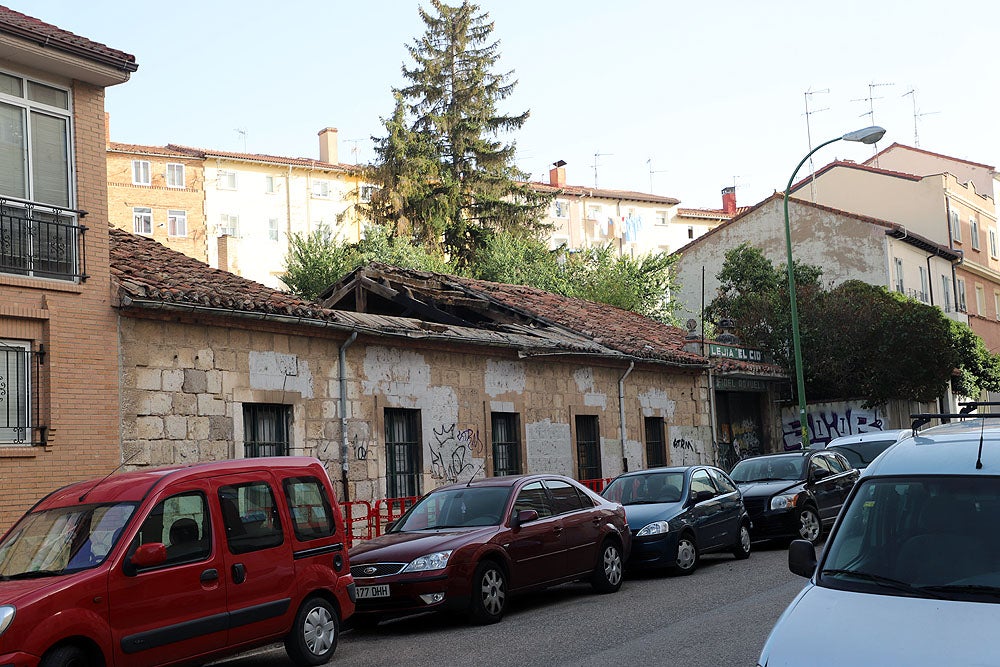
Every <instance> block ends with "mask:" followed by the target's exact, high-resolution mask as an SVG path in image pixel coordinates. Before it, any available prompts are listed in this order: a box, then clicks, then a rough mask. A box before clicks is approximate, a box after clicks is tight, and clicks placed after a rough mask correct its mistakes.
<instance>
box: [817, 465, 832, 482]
mask: <svg viewBox="0 0 1000 667" xmlns="http://www.w3.org/2000/svg"><path fill="white" fill-rule="evenodd" d="M832 474H833V473H832V472H830V471H829V470H823V469H822V468H817V469H816V470H813V471H812V478H813V481H814V482H818V481H819V480H821V479H823V478H824V477H829V476H830V475H832Z"/></svg>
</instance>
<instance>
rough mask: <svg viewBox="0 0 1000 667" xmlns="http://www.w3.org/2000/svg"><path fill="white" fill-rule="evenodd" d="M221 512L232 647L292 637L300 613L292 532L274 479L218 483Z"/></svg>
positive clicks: (243, 477)
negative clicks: (295, 615)
mask: <svg viewBox="0 0 1000 667" xmlns="http://www.w3.org/2000/svg"><path fill="white" fill-rule="evenodd" d="M212 482H213V485H214V487H215V489H216V493H215V501H214V505H215V510H216V511H217V512H218V515H219V517H220V520H221V523H222V525H223V526H224V527H225V535H226V537H225V542H224V544H223V548H222V551H223V552H224V560H225V571H224V575H225V578H226V586H227V589H228V592H229V596H228V597H229V605H228V606H229V623H230V630H229V643H230V645H236V644H241V643H243V642H248V641H253V640H256V639H259V638H262V637H270V636H279V635H282V634H284V633H287V632H288V628H290V627H291V624H292V623H291V621H292V616H293V615H294V614H295V612H296V611H297V609H295V608H294V605H293V604H292V603H293V601H294V598H295V595H296V588H295V565H294V559H293V558H292V540H291V537H290V531H291V527H290V526H288V525H285V524H286V523H287V522H286V520H285V516H286V515H285V513H284V512H282V511H280V510H279V507H278V504H277V500H276V494H277V490H276V488H275V485H274V483H273V480H272V477H271V475H268V474H266V473H245V474H240V475H225V476H221V477H216V478H213V480H212Z"/></svg>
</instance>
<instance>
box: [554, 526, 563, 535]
mask: <svg viewBox="0 0 1000 667" xmlns="http://www.w3.org/2000/svg"><path fill="white" fill-rule="evenodd" d="M552 532H553V533H555V534H556V535H558V534H559V533H561V532H563V528H562V526H556V527H555V528H553V529H552Z"/></svg>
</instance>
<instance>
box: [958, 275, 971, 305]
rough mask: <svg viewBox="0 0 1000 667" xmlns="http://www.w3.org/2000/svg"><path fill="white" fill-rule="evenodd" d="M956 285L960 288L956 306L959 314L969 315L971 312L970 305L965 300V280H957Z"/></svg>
mask: <svg viewBox="0 0 1000 667" xmlns="http://www.w3.org/2000/svg"><path fill="white" fill-rule="evenodd" d="M955 285H956V287H957V288H958V303H956V304H955V307H956V308H958V312H960V313H967V312H969V304H968V303H967V302H966V299H965V278H959V279H958V280H956V281H955Z"/></svg>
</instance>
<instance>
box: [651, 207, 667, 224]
mask: <svg viewBox="0 0 1000 667" xmlns="http://www.w3.org/2000/svg"><path fill="white" fill-rule="evenodd" d="M669 219H670V217H669V216H668V215H667V212H666V211H664V210H660V211H656V213H655V214H654V217H653V223H654V224H656V225H659V226H661V227H662V226H663V225H666V224H667V221H668V220H669Z"/></svg>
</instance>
